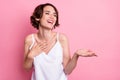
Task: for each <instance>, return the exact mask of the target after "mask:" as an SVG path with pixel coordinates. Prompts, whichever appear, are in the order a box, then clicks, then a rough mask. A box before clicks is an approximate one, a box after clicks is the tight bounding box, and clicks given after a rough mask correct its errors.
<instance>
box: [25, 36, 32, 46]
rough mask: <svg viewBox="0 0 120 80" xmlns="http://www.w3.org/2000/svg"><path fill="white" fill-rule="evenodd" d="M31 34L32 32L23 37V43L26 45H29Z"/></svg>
mask: <svg viewBox="0 0 120 80" xmlns="http://www.w3.org/2000/svg"><path fill="white" fill-rule="evenodd" d="M32 35H33V34H29V35H27V36H26V37H25V44H27V45H31V44H32Z"/></svg>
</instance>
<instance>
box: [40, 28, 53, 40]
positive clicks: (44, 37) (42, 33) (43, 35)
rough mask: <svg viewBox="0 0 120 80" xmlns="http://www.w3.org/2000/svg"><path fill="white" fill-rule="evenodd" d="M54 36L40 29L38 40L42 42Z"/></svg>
mask: <svg viewBox="0 0 120 80" xmlns="http://www.w3.org/2000/svg"><path fill="white" fill-rule="evenodd" d="M51 36H52V31H51V30H47V29H43V28H40V29H39V31H38V38H39V39H41V40H49V39H50V38H51Z"/></svg>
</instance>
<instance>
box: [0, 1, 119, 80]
mask: <svg viewBox="0 0 120 80" xmlns="http://www.w3.org/2000/svg"><path fill="white" fill-rule="evenodd" d="M46 2H50V3H52V4H54V5H55V6H56V7H57V8H58V10H59V14H60V24H61V25H60V27H59V28H57V29H56V31H58V32H62V33H65V34H66V35H67V36H68V38H69V43H70V51H71V56H72V55H73V53H74V51H75V50H76V49H78V48H87V49H91V50H93V51H94V52H96V54H97V55H98V57H92V58H82V57H80V58H79V60H78V64H77V67H76V68H75V70H74V71H73V72H72V74H70V75H69V80H120V6H119V4H120V1H119V0H57V1H56V0H12V1H10V0H1V1H0V80H30V76H31V72H26V71H25V70H24V69H23V67H22V64H23V54H24V38H25V36H27V35H28V34H30V33H33V32H35V29H34V28H33V27H32V26H31V24H30V20H29V17H30V16H31V14H32V12H33V10H34V8H35V7H36V6H37V5H38V4H41V3H46Z"/></svg>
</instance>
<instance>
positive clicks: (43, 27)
mask: <svg viewBox="0 0 120 80" xmlns="http://www.w3.org/2000/svg"><path fill="white" fill-rule="evenodd" d="M30 19H31V24H32V25H33V27H35V28H36V29H37V30H38V32H36V33H33V34H30V35H28V36H27V37H26V39H25V54H24V68H25V69H26V70H30V69H31V68H33V67H34V70H33V73H32V79H31V80H67V75H68V74H70V73H71V72H72V71H73V69H74V68H75V67H76V64H77V60H78V57H79V56H84V57H91V56H95V54H94V53H93V52H92V51H90V50H86V49H78V50H77V51H76V52H75V53H74V55H73V57H72V58H71V56H70V50H69V43H68V39H67V37H66V36H65V34H62V33H57V32H54V31H53V29H55V28H56V27H57V26H59V21H58V11H57V9H56V7H55V6H54V5H52V4H50V3H46V4H41V5H38V6H37V7H36V8H35V10H34V12H33V14H32V16H31V17H30Z"/></svg>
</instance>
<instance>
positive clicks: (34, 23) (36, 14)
mask: <svg viewBox="0 0 120 80" xmlns="http://www.w3.org/2000/svg"><path fill="white" fill-rule="evenodd" d="M45 6H52V7H53V8H54V10H55V12H56V15H57V20H56V23H55V25H54V29H55V28H56V27H58V26H59V21H58V10H57V8H56V7H55V6H54V5H53V4H50V3H45V4H40V5H38V6H37V7H36V8H35V9H34V12H33V14H32V16H30V21H31V24H32V26H33V27H34V28H36V29H39V24H40V21H38V20H36V19H40V18H42V16H43V9H44V7H45Z"/></svg>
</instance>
